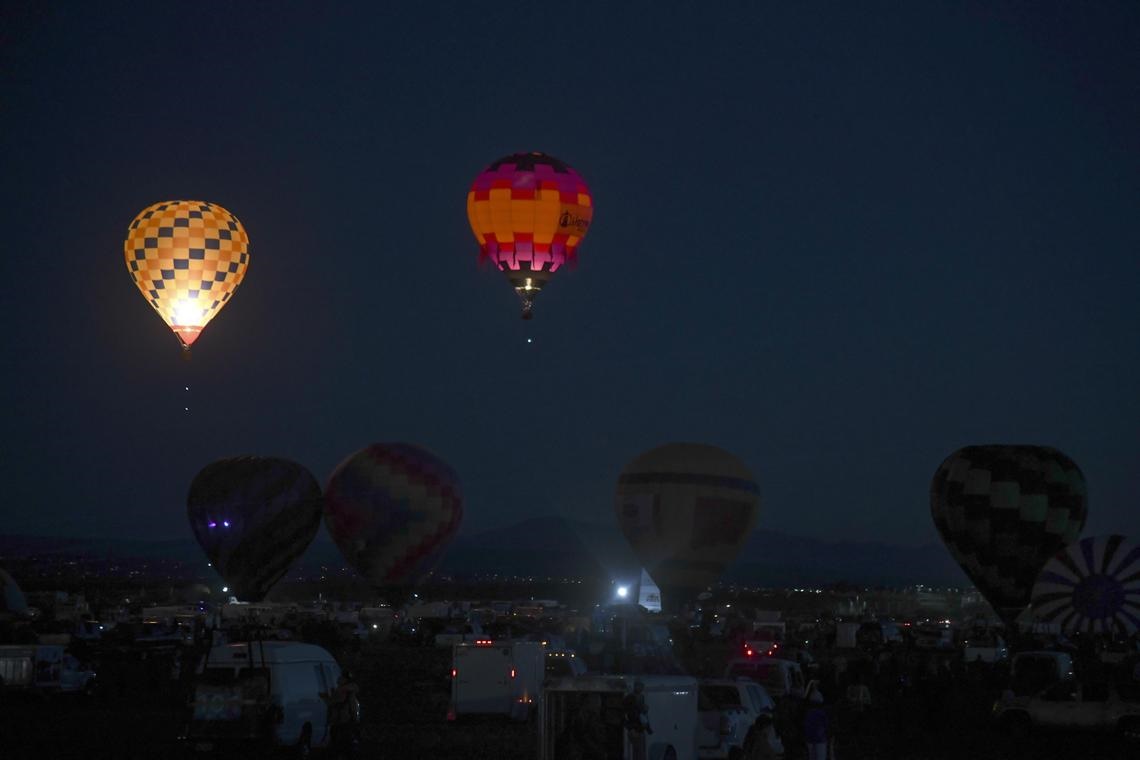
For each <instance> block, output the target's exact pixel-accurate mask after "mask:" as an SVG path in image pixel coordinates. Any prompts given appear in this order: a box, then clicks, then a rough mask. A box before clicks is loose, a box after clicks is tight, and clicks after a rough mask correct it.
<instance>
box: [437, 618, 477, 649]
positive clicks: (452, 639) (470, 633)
mask: <svg viewBox="0 0 1140 760" xmlns="http://www.w3.org/2000/svg"><path fill="white" fill-rule="evenodd" d="M486 638H488V636H487V634H486V632H485V631H484V630H483V626H481V625H479V624H478V623H474V622H472V623H454V624H451V625H448V626H446V627H444V629H443V630H442V631H440V632H439V633H437V634H436V635H435V645H436V646H437V647H440V648H443V647H453V646H455V645H456V644H474V643H475V642H476V641H477V640H479V639H486Z"/></svg>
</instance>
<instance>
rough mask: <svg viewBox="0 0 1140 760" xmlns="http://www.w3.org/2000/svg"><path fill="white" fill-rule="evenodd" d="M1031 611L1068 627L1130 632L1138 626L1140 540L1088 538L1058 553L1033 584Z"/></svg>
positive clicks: (1036, 616) (1118, 537)
mask: <svg viewBox="0 0 1140 760" xmlns="http://www.w3.org/2000/svg"><path fill="white" fill-rule="evenodd" d="M1032 606H1033V617H1034V618H1036V619H1037V620H1043V621H1045V622H1047V623H1058V624H1060V626H1061V628H1062V629H1063V630H1065V631H1067V632H1069V633H1074V632H1077V631H1081V632H1084V633H1117V634H1120V635H1122V636H1130V635H1132V634H1133V633H1135V632H1136V629H1137V627H1138V626H1140V546H1137V545H1136V544H1135V543H1134V542H1132V541H1130V540H1128V539H1127V538H1125V537H1124V536H1094V537H1090V538H1084V539H1081V540H1080V541H1078V542H1077V543H1075V544H1073V545H1072V546H1070V547H1068V548H1067V549H1065V550H1064V551H1061V552H1059V553H1058V554H1056V555H1055V556H1054V557H1053V559H1051V560H1049V562H1048V564H1046V565H1045V568H1044V569H1043V570H1042V571H1041V574H1040V575H1039V576H1037V582H1036V583H1035V584H1033V595H1032Z"/></svg>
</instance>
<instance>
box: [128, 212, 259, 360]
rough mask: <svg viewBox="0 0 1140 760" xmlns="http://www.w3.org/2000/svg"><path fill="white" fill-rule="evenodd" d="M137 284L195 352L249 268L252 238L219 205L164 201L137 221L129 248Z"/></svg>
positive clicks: (131, 268) (235, 218)
mask: <svg viewBox="0 0 1140 760" xmlns="http://www.w3.org/2000/svg"><path fill="white" fill-rule="evenodd" d="M123 251H124V254H125V256H126V262H127V269H128V270H129V271H130V273H131V279H132V280H133V281H134V283H135V285H136V286H137V287H138V289H139V291H140V292H141V293H142V294H143V297H144V298H146V300H147V303H149V304H150V305H151V306H153V307H154V310H155V311H157V312H158V315H159V316H160V317H162V320H163V321H164V322H166V324H167V325H168V326H169V327H170V329H171V330H173V331H174V334H175V335H176V336H177V337H178V340H179V341H180V342H181V343H182V347H183V348H184V349H187V350H188V349H189V348H190V346H191V345H193V343H194V341H195V340H197V339H198V336H199V335H200V334H201V333H202V329H203V328H204V327H205V326H206V324H207V323H208V322H209V321H210V320H211V319H213V318H214V316H215V315H216V314H217V313H218V312H219V311H221V309H222V307H223V306H225V305H226V304H227V303H228V302H229V300H230V298H231V297H232V296H233V294H234V291H235V290H237V287H238V285H240V284H241V281H242V278H244V277H245V271H246V269H247V268H248V267H249V237H248V236H246V234H245V228H243V227H242V226H241V223H240V222H239V221H238V220H237V217H235V216H234V215H233V214H231V213H230V212H229V211H226V210H225V209H224V208H222V207H221V206H219V205H217V204H216V203H206V202H204V201H164V202H162V203H156V204H154V205H153V206H148V207H147V208H145V209H143V210H142V212H141V213H140V214H139V215H138V216H136V217H135V220H134V221H133V222H131V226H130V228H129V229H128V230H127V239H126V241H124V243H123Z"/></svg>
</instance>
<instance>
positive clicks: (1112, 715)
mask: <svg viewBox="0 0 1140 760" xmlns="http://www.w3.org/2000/svg"><path fill="white" fill-rule="evenodd" d="M993 717H994V720H996V721H997V723H998V725H999V726H1001V727H1002V728H1005V729H1006V730H1007V731H1009V732H1011V733H1013V734H1022V735H1023V734H1026V733H1028V732H1029V731H1030V730H1031V729H1035V728H1057V729H1066V730H1073V729H1084V730H1089V731H1117V732H1119V733H1120V734H1121V735H1122V736H1123V737H1125V738H1126V739H1128V740H1129V741H1132V742H1140V702H1132V701H1126V700H1124V699H1121V697H1120V693H1119V692H1118V691H1117V690H1116V688H1115V687H1114V686H1113V685H1112V684H1109V683H1080V682H1077V681H1060V682H1058V683H1055V684H1053V685H1052V686H1050V687H1049V688H1047V689H1045V690H1044V691H1041V692H1038V693H1036V694H1034V695H1032V696H1026V697H1017V696H1013V695H1012V694H1011V693H1010V692H1007V693H1006V695H1005V696H1004V697H1003V698H1002V699H999V700H998V701H997V702H995V703H994V707H993Z"/></svg>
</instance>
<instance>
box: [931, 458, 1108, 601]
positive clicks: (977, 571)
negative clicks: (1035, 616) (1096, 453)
mask: <svg viewBox="0 0 1140 760" xmlns="http://www.w3.org/2000/svg"><path fill="white" fill-rule="evenodd" d="M1086 494H1087V489H1086V486H1085V479H1084V475H1082V474H1081V470H1080V468H1079V467H1077V465H1076V463H1075V462H1073V460H1072V459H1070V458H1069V457H1067V456H1065V455H1064V454H1063V453H1061V452H1060V451H1057V450H1056V449H1052V448H1048V447H1045V446H1018V445H988V446H967V447H965V448H962V449H959V450H958V451H956V452H954V453H953V454H951V455H950V456H949V457H947V458H946V460H945V461H944V462H943V463H942V465H941V466H940V467H939V468H938V471H937V472H936V473H935V474H934V478H933V480H932V481H931V486H930V512H931V516H932V517H933V519H934V525H935V527H937V528H938V532H939V534H941V536H942V540H943V542H944V543H945V544H946V548H947V549H949V551H950V554H951V555H952V556H953V557H954V559H955V560H956V561H957V562H958V564H959V565H961V567H962V569H963V570H964V571H965V572H966V574H967V575H968V576H969V577H970V579H971V580H972V581H973V582H974V585H976V586H977V587H978V590H979V591H980V592H981V593H982V595H983V596H985V598H986V600H987V601H989V603H990V605H991V606H993V608H994V610H995V611H996V612H997V613H998V614H999V615H1000V616H1001V617H1002V618H1003V619H1004V620H1006V622H1007V623H1010V622H1012V620H1013V619H1014V618H1015V617H1017V615H1018V614H1020V613H1021V612H1022V611H1023V610H1024V609H1025V608H1026V607H1027V606H1028V605H1029V599H1030V593H1031V591H1032V588H1033V582H1034V580H1035V579H1036V578H1037V574H1038V572H1040V570H1041V567H1042V566H1043V565H1044V564H1045V562H1047V561H1048V559H1049V558H1050V557H1051V556H1053V555H1054V554H1055V553H1057V552H1058V551H1060V550H1061V549H1062V548H1063V547H1065V546H1067V545H1068V544H1070V543H1072V542H1073V541H1075V540H1076V539H1077V537H1078V536H1079V535H1080V533H1081V530H1082V529H1083V528H1084V524H1085V519H1086V518H1087V517H1088V499H1087V495H1086Z"/></svg>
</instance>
